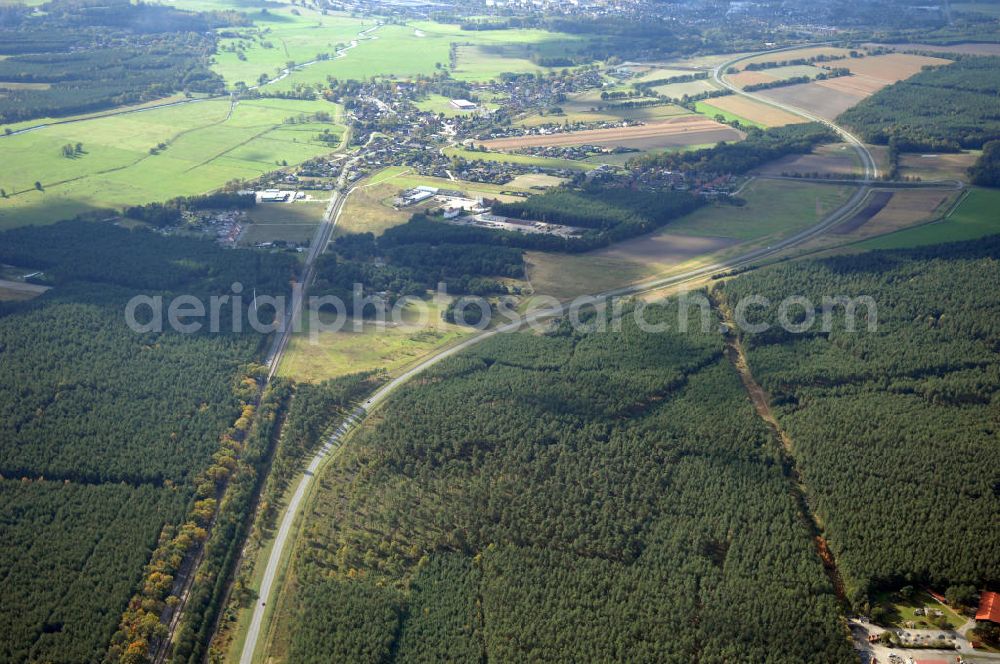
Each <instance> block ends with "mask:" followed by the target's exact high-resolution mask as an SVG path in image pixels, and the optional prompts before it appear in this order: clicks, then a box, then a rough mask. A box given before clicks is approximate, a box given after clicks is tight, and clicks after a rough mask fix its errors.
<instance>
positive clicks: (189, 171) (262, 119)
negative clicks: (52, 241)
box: [0, 99, 343, 228]
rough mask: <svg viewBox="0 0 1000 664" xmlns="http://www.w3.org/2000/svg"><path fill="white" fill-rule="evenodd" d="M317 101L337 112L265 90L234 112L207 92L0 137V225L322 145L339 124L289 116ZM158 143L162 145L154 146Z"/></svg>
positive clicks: (220, 179)
mask: <svg viewBox="0 0 1000 664" xmlns="http://www.w3.org/2000/svg"><path fill="white" fill-rule="evenodd" d="M317 111H326V112H333V114H334V115H336V114H337V113H339V107H337V106H335V105H332V104H330V103H328V102H326V101H296V100H281V99H261V100H254V101H242V102H240V103H239V104H238V105H237V106H236V107H235V108H234V109H232V113H231V115H230V102H229V100H211V101H204V102H198V103H193V104H184V105H181V106H173V107H169V108H162V109H153V110H149V111H143V112H141V113H131V114H127V115H119V116H113V117H105V118H99V119H94V120H85V121H82V122H76V123H71V124H64V125H54V126H49V127H46V128H44V129H39V130H36V131H31V132H28V133H25V134H18V135H15V136H8V137H3V138H0V145H2V149H3V152H4V156H5V157H6V158H5V159H4V162H3V163H2V164H0V188H3V189H4V190H5V191H6V193H7V195H8V197H7V198H4V199H0V228H4V227H8V228H9V227H12V226H17V225H22V224H26V223H48V222H52V221H57V220H59V219H61V218H65V217H68V216H73V215H75V214H78V213H80V212H85V211H87V210H92V209H105V208H119V207H122V206H125V205H132V204H140V203H148V202H152V201H160V200H166V199H169V198H173V197H175V196H184V195H192V194H198V193H204V192H207V191H210V190H212V189H215V188H217V187H219V186H221V185H223V184H225V183H226V182H228V181H230V180H234V179H248V178H255V177H257V176H259V175H261V174H262V173H265V172H268V171H272V170H275V169H276V168H278V167H279V165H280V164H283V163H284V162H287V163H288V164H295V163H299V162H302V161H305V160H306V159H309V158H312V157H315V156H317V155H321V154H325V153H328V152H330V151H331V148H330V147H329V146H327V145H326V144H325V143H322V142H320V141H316V140H315V136H316V135H317V134H318V133H319V132H320V131H322V130H324V129H327V128H329V129H331V130H332V131H336V132H342V131H343V129H342V127H339V126H337V125H331V124H319V123H315V122H307V123H297V124H287V123H285V120H286V119H288V118H293V117H299V116H308V115H310V114H312V113H315V112H317ZM77 142H80V143H82V144H83V149H84V152H83V154H82V155H81V156H79V157H75V158H66V157H64V156H63V155H62V153H61V148H62V146H63V145H65V144H67V143H71V144H75V143H77ZM159 143H165V144H166V145H167V147H166V148H165V149H163V150H160V151H159V153H158V154H151V153H150V149H151V148H153V147H154V146H156V145H157V144H159ZM36 181H38V182H40V183H41V184H42V191H38V190H37V189H35V187H34V183H35V182H36Z"/></svg>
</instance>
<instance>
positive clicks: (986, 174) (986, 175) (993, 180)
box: [969, 140, 1000, 187]
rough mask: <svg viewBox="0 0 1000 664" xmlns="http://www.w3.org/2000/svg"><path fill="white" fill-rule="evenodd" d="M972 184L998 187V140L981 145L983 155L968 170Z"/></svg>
mask: <svg viewBox="0 0 1000 664" xmlns="http://www.w3.org/2000/svg"><path fill="white" fill-rule="evenodd" d="M969 178H970V179H971V180H972V184H978V185H980V186H982V187H1000V140H997V141H990V142H989V143H986V144H984V145H983V153H982V154H981V155H980V156H979V159H977V160H976V163H975V164H974V165H973V166H972V168H970V169H969Z"/></svg>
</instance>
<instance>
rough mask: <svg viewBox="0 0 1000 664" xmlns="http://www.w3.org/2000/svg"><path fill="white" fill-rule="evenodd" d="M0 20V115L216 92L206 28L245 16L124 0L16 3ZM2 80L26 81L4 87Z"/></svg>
mask: <svg viewBox="0 0 1000 664" xmlns="http://www.w3.org/2000/svg"><path fill="white" fill-rule="evenodd" d="M3 19H4V20H3V21H0V26H2V27H0V56H3V57H0V122H18V121H21V120H29V119H31V118H36V117H45V116H60V115H72V114H78V113H86V112H90V111H95V110H100V109H104V108H110V107H113V106H120V105H123V104H134V103H139V102H144V101H149V100H151V99H158V98H161V97H166V96H168V95H170V94H173V93H175V92H203V93H221V92H223V90H224V87H225V84H224V82H223V80H222V79H221V78H220V77H219V76H218V75H217V74H215V73H214V72H212V71H211V69H210V68H209V58H210V57H211V55H212V54H213V53H214V52H215V36H214V32H213V28H217V27H222V26H226V25H233V24H239V23H246V19H245V18H243V17H242V16H241V15H239V14H236V13H232V12H230V13H219V12H209V13H203V14H196V13H191V12H182V11H178V10H176V9H173V8H170V7H165V6H161V5H154V4H142V3H140V4H132V3H129V2H126V1H124V0H114V1H111V2H87V1H84V2H80V1H79V0H73V2H69V1H67V0H55V1H53V2H49V3H47V4H46V5H45V12H32V11H30V8H25V7H23V6H20V5H16V6H14V7H11V8H9V9H8V10H6V12H5V13H4V15H3ZM5 83H12V84H24V83H29V84H33V85H32V86H30V87H28V88H24V87H21V86H19V85H11V86H9V87H5V86H4V84H5Z"/></svg>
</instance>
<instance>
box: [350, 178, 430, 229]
mask: <svg viewBox="0 0 1000 664" xmlns="http://www.w3.org/2000/svg"><path fill="white" fill-rule="evenodd" d="M399 192H400V186H399V184H397V183H395V182H394V181H393V180H386V181H378V180H375V181H374V182H372V183H368V182H365V183H362V184H361V185H359V186H357V187H355V188H354V190H353V191H351V194H350V196H348V198H347V202H346V203H345V204H344V210H343V212H341V213H340V219H339V220H338V221H337V229H336V231H335V232H336V234H337V235H347V234H349V233H374V234H375V235H376V236H378V235H381V234H382V233H384V232H385V231H386V229H389V228H392V227H393V226H399V225H401V224H405V223H406V222H407V220H409V218H410V216H411V215H412V214H413V212H415V211H416V208H407V209H403V210H397V209H395V208H394V207H392V199H393V198H395V197H396V196H397V195H398V194H399Z"/></svg>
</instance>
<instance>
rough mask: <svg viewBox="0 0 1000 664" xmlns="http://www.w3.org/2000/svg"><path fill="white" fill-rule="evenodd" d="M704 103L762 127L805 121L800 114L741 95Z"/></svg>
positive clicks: (718, 98) (723, 112) (782, 125)
mask: <svg viewBox="0 0 1000 664" xmlns="http://www.w3.org/2000/svg"><path fill="white" fill-rule="evenodd" d="M699 103H705V102H699ZM706 105H707V106H709V107H711V108H715V109H718V110H719V111H721V112H722V114H723V115H726V114H731V115H733V116H735V117H736V118H742V119H741V120H740V122H744V121H746V122H749V123H750V124H756V125H759V126H763V127H784V126H785V125H790V124H800V123H803V122H806V119H805V118H803V117H802V116H801V115H795V114H793V113H789V112H788V111H783V110H781V109H780V108H776V107H774V106H770V105H768V104H764V103H762V102H759V101H755V100H753V99H750V98H748V97H743V96H741V95H728V96H726V97H716V98H715V99H712V100H711V101H710V102H708V103H707V104H706Z"/></svg>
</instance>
